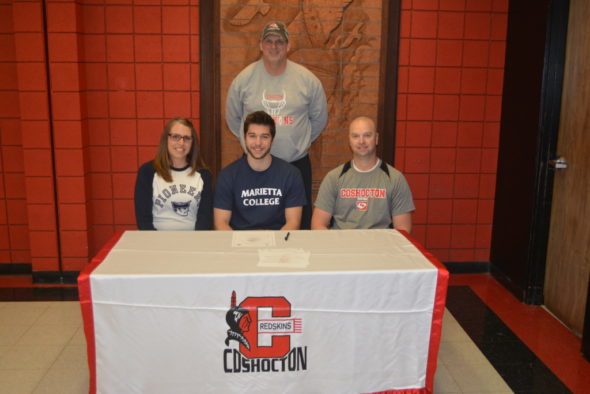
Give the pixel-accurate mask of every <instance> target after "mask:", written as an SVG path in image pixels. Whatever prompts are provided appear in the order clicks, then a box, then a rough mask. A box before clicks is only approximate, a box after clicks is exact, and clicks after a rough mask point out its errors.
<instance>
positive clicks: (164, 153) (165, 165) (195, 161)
mask: <svg viewBox="0 0 590 394" xmlns="http://www.w3.org/2000/svg"><path fill="white" fill-rule="evenodd" d="M176 123H180V124H181V125H183V126H186V127H188V128H189V129H190V131H191V137H192V141H191V148H190V150H189V152H188V155H187V156H186V161H187V162H188V165H189V166H190V167H191V172H190V173H189V175H193V174H194V173H195V171H197V170H200V169H203V168H207V165H206V164H205V162H204V161H203V158H202V157H201V151H200V149H199V143H198V141H197V131H196V130H195V126H193V124H192V122H191V121H190V120H188V119H186V118H180V117H179V118H174V119H171V120H170V121H169V122H168V123H166V126H165V127H164V131H162V135H161V136H160V146H159V147H158V152H157V153H156V157H155V158H154V160H153V161H152V164H153V166H154V170H156V172H157V173H158V175H160V176H161V177H162V178H163V179H164V180H165V181H166V182H172V174H171V173H170V168H171V167H172V166H171V165H170V156H169V154H168V135H169V134H170V130H171V129H172V127H173V126H174V125H175V124H176Z"/></svg>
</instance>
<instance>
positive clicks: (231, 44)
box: [220, 0, 393, 193]
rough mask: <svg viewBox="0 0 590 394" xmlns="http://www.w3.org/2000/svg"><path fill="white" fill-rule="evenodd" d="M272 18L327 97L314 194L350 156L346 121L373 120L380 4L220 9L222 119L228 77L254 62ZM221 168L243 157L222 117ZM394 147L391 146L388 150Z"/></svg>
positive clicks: (346, 1) (315, 153)
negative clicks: (283, 27) (363, 117)
mask: <svg viewBox="0 0 590 394" xmlns="http://www.w3.org/2000/svg"><path fill="white" fill-rule="evenodd" d="M272 20H278V21H282V22H283V23H285V24H286V25H287V28H288V30H289V35H290V41H291V51H290V53H289V59H291V60H293V61H295V62H297V63H300V64H303V65H304V66H306V67H307V68H308V69H310V70H311V71H312V72H313V73H314V74H316V75H317V76H318V78H320V80H321V81H322V84H323V86H324V89H325V91H326V96H327V98H328V106H329V119H328V125H327V127H326V129H325V130H324V132H323V133H322V135H321V136H320V138H318V139H317V140H316V141H315V142H314V143H313V144H312V147H311V150H310V157H311V161H312V168H313V189H314V193H315V191H317V188H318V187H319V183H320V182H321V180H322V179H323V177H324V175H325V174H326V172H327V171H329V170H330V169H332V168H334V167H336V166H337V165H339V164H340V163H342V162H344V161H346V160H348V159H349V158H350V152H349V149H348V139H347V132H348V124H349V123H350V121H351V120H352V119H353V118H355V117H357V116H359V115H366V116H371V117H373V118H375V119H376V118H377V111H378V101H379V86H380V81H379V74H380V53H381V29H382V27H381V20H382V9H381V1H375V0H373V1H371V0H342V1H334V0H303V1H300V0H282V1H278V0H250V1H237V0H234V1H233V2H232V1H225V2H223V3H222V4H221V6H220V47H221V51H220V74H221V103H222V105H221V107H222V108H221V114H220V115H221V117H222V118H223V117H224V114H225V97H226V93H227V89H228V87H229V85H230V83H231V81H232V80H233V78H234V77H235V76H236V75H237V74H238V73H239V72H240V71H241V70H242V69H243V68H244V67H245V66H247V65H248V64H250V63H251V62H253V61H255V60H257V59H258V58H259V57H260V50H259V47H258V42H259V39H260V33H261V31H262V29H263V28H264V25H265V24H266V23H267V22H269V21H272ZM221 124H222V131H221V150H222V155H221V162H222V163H221V164H222V165H223V166H225V165H227V164H228V163H230V162H231V161H233V160H235V159H236V158H238V157H239V156H240V155H241V154H242V149H241V147H240V145H239V143H238V141H237V139H236V138H235V137H234V136H233V135H232V134H231V133H230V132H229V130H228V129H227V125H226V123H225V119H222V122H221ZM392 148H393V147H392Z"/></svg>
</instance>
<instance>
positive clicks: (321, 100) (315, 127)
mask: <svg viewBox="0 0 590 394" xmlns="http://www.w3.org/2000/svg"><path fill="white" fill-rule="evenodd" d="M317 83H318V85H319V86H317V87H316V91H315V93H314V96H313V98H312V101H311V103H310V105H309V120H310V122H311V141H312V142H313V141H315V139H316V138H318V137H319V136H320V133H321V132H322V130H324V128H325V127H326V124H327V123H328V102H327V100H326V93H325V92H324V87H323V86H322V83H321V82H320V81H319V80H318V82H317Z"/></svg>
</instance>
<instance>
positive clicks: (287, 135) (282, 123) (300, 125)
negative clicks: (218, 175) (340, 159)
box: [225, 22, 328, 229]
mask: <svg viewBox="0 0 590 394" xmlns="http://www.w3.org/2000/svg"><path fill="white" fill-rule="evenodd" d="M290 48H291V46H290V43H289V33H288V32H287V28H286V27H285V25H284V24H283V23H281V22H271V23H269V24H267V25H266V26H265V28H264V30H263V32H262V36H261V38H260V51H261V52H262V59H260V60H258V61H256V62H254V63H252V64H250V65H249V66H247V67H246V68H245V69H243V70H242V71H241V72H240V73H239V74H238V76H236V78H235V79H234V80H233V82H232V84H231V86H230V87H229V90H228V92H227V102H226V106H225V110H226V114H225V117H226V121H227V125H228V127H229V129H230V130H231V132H232V133H233V134H234V135H235V136H236V137H238V138H240V142H241V143H242V146H244V139H243V136H244V134H243V131H242V129H241V126H242V124H243V122H244V118H245V117H246V115H247V114H249V113H251V112H254V111H259V110H264V111H266V112H267V113H269V114H270V115H271V116H272V117H273V119H274V120H275V123H276V127H277V135H276V138H275V141H274V142H273V146H272V150H271V153H272V154H273V155H274V156H276V157H278V158H281V159H283V160H285V161H287V162H289V163H291V164H293V165H294V166H295V167H297V168H298V169H299V171H301V176H302V177H303V183H304V185H305V195H306V197H307V201H308V203H307V204H306V205H305V207H304V208H303V216H302V223H301V228H302V229H309V225H310V219H311V163H310V160H309V156H308V152H307V151H308V149H309V147H310V146H311V143H312V142H313V141H314V140H315V139H316V138H317V137H318V136H319V135H320V133H321V132H322V130H323V129H324V127H326V122H327V120H328V110H327V102H326V94H325V93H324V88H323V87H322V84H321V82H320V80H319V79H318V78H317V77H316V76H315V75H313V73H312V72H311V71H309V70H308V69H307V68H305V67H303V66H302V65H300V64H297V63H294V62H292V61H290V60H288V59H287V54H288V52H289V49H290Z"/></svg>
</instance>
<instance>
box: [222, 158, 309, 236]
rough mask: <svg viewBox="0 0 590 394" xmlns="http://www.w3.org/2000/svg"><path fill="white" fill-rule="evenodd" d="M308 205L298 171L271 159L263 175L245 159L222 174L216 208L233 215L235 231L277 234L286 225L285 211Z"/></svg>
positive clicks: (287, 164)
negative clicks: (270, 231)
mask: <svg viewBox="0 0 590 394" xmlns="http://www.w3.org/2000/svg"><path fill="white" fill-rule="evenodd" d="M305 204H306V199H305V190H304V188H303V180H302V178H301V173H300V172H299V170H298V169H297V168H296V167H294V166H292V165H291V164H289V163H287V162H286V161H284V160H281V159H279V158H278V157H274V156H273V157H272V162H271V164H270V167H268V168H267V169H266V170H264V171H255V170H253V169H252V168H250V165H248V161H247V158H246V155H244V156H242V158H241V159H238V160H236V161H234V162H233V163H231V164H230V165H228V166H227V167H225V168H224V169H223V170H221V172H220V173H219V176H218V178H217V186H216V188H215V203H214V207H215V208H218V209H225V210H227V211H231V212H232V215H231V220H230V222H229V225H230V226H231V228H233V229H234V230H278V229H280V228H281V227H283V226H284V225H285V222H286V219H285V209H286V208H293V207H301V206H303V205H305Z"/></svg>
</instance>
